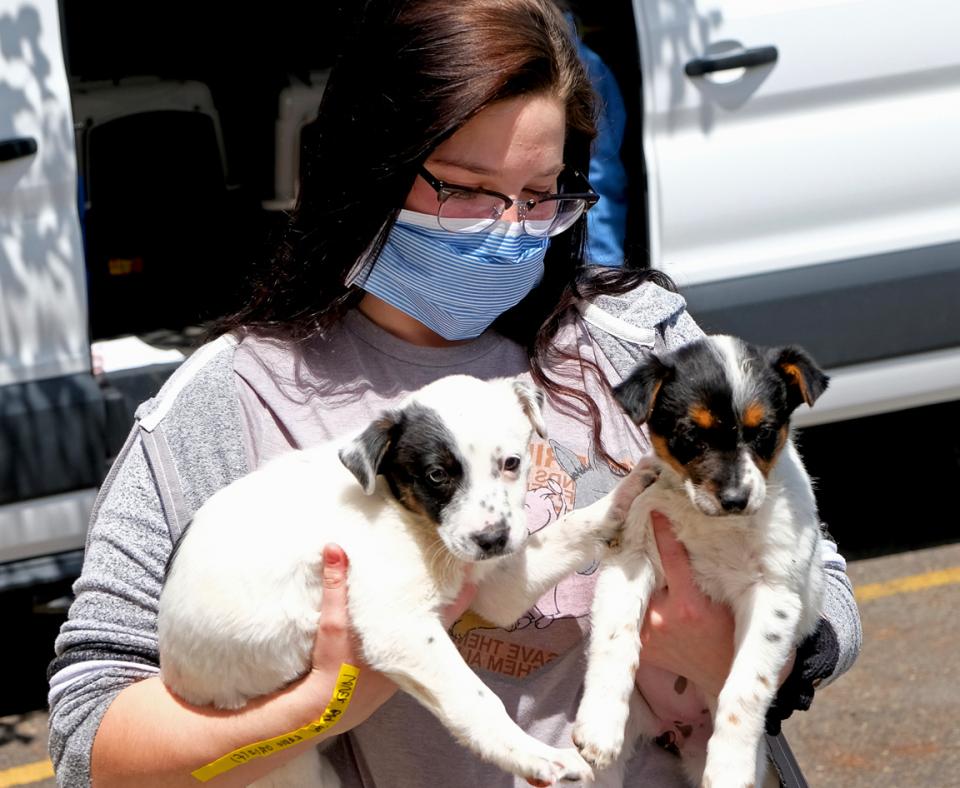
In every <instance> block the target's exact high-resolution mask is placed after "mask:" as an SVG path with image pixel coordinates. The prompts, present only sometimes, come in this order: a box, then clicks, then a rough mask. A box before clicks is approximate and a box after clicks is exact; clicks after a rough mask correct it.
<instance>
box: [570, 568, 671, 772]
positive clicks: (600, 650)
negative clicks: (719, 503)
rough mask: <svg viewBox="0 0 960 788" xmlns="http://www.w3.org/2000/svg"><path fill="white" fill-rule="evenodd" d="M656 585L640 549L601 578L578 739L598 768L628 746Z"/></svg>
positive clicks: (576, 728)
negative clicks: (645, 622)
mask: <svg viewBox="0 0 960 788" xmlns="http://www.w3.org/2000/svg"><path fill="white" fill-rule="evenodd" d="M655 584H656V575H655V572H654V567H653V564H652V563H651V561H650V559H649V558H648V556H647V553H646V552H644V551H640V550H629V551H624V552H623V553H621V554H620V555H617V556H615V557H614V558H612V559H611V560H609V561H608V563H607V564H605V565H604V566H603V568H602V569H601V570H600V576H599V577H598V578H597V586H596V590H595V592H594V598H593V609H592V611H591V622H590V627H591V632H590V646H589V652H588V658H587V673H586V678H585V684H584V690H583V699H582V700H581V701H580V708H579V709H578V710H577V721H576V724H575V725H574V728H573V741H574V744H576V745H577V748H578V749H579V750H580V753H581V755H583V757H584V758H585V759H586V760H587V762H588V763H590V765H591V766H593V767H594V768H595V769H598V770H599V769H605V768H606V767H608V766H610V765H611V764H612V763H614V762H615V761H616V760H617V758H618V756H619V755H620V751H621V749H622V747H623V739H624V731H625V730H626V727H627V718H628V716H629V714H630V701H631V697H632V696H633V694H634V693H635V684H634V682H635V676H636V672H637V665H638V663H639V660H640V622H641V620H642V619H643V616H644V614H645V613H646V610H647V604H648V603H649V601H650V595H651V594H652V593H653V589H654V586H655ZM639 711H640V710H638V712H639ZM641 727H643V726H642V725H641ZM646 732H647V733H652V731H646Z"/></svg>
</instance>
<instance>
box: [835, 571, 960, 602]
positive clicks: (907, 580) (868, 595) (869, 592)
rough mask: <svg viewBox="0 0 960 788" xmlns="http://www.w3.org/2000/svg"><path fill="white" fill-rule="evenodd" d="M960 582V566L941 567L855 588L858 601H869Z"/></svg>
mask: <svg viewBox="0 0 960 788" xmlns="http://www.w3.org/2000/svg"><path fill="white" fill-rule="evenodd" d="M953 583H960V566H954V567H952V568H950V569H939V570H936V571H934V572H924V573H923V574H919V575H909V576H907V577H898V578H897V579H896V580H887V581H886V582H883V583H868V584H867V585H863V586H858V587H857V588H856V589H854V594H855V595H856V597H857V601H858V602H869V601H870V600H871V599H879V598H880V597H884V596H893V595H894V594H905V593H908V592H910V591H923V590H924V589H925V588H934V587H935V586H946V585H951V584H953Z"/></svg>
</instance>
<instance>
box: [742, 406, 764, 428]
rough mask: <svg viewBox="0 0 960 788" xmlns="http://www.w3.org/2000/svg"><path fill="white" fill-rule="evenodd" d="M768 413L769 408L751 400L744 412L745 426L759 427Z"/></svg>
mask: <svg viewBox="0 0 960 788" xmlns="http://www.w3.org/2000/svg"><path fill="white" fill-rule="evenodd" d="M766 415H767V409H766V408H764V407H763V405H761V404H760V403H759V402H751V403H750V404H749V405H747V409H746V410H745V411H744V412H743V426H744V427H759V426H760V425H761V424H762V423H763V417H764V416H766Z"/></svg>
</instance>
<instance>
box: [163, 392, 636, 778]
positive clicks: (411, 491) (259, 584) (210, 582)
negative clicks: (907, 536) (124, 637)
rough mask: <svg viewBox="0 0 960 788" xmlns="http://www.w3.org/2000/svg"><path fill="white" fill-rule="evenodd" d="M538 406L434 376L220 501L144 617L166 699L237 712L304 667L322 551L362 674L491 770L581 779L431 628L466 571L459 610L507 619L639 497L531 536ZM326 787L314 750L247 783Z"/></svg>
mask: <svg viewBox="0 0 960 788" xmlns="http://www.w3.org/2000/svg"><path fill="white" fill-rule="evenodd" d="M542 401H543V394H542V392H540V391H539V390H537V389H534V388H532V387H530V386H528V385H527V384H525V383H523V382H521V381H519V380H515V379H499V380H493V381H488V382H482V381H480V380H477V379H475V378H470V377H466V376H453V377H448V378H444V379H441V380H439V381H437V382H435V383H433V384H431V385H429V386H427V387H425V388H423V389H421V390H420V391H418V392H416V393H415V394H413V395H412V396H410V397H409V398H408V399H407V400H406V401H405V403H404V404H403V405H402V406H401V407H399V408H397V409H396V410H392V411H389V412H387V413H384V414H382V415H381V416H380V417H379V418H377V419H376V420H375V421H374V422H373V423H372V424H370V425H369V426H368V427H367V428H366V429H365V430H364V431H363V432H362V433H361V434H360V435H359V436H358V437H356V438H355V439H354V440H352V441H350V442H348V443H347V444H346V445H344V446H338V445H335V444H325V445H321V446H318V447H316V448H311V449H308V450H304V451H296V452H291V453H289V454H286V455H283V456H281V457H279V458H277V459H275V460H273V461H272V462H269V463H267V464H266V465H264V466H263V467H262V468H261V469H259V470H257V471H254V472H253V473H251V474H249V475H248V476H246V477H244V478H242V479H240V480H238V481H236V482H234V483H233V484H231V485H229V486H228V487H226V488H224V489H223V490H221V491H219V492H217V493H216V494H215V495H214V496H212V497H211V498H210V500H209V501H207V502H206V503H205V504H204V505H203V507H201V509H200V510H199V511H198V512H197V514H196V516H195V517H194V518H193V520H192V522H191V525H190V526H189V528H188V530H187V532H186V533H185V535H184V537H183V539H182V540H181V541H180V543H179V544H178V545H177V547H176V549H175V551H174V554H173V555H172V556H171V559H170V562H169V566H168V573H167V577H166V581H165V584H164V588H163V591H162V594H161V598H160V610H159V619H158V628H159V641H160V668H161V676H162V678H163V680H164V682H165V683H166V684H167V686H168V687H169V688H170V689H171V690H172V691H173V692H175V693H176V694H178V695H180V696H181V697H183V698H184V699H185V700H187V701H189V702H190V703H193V704H197V705H207V704H213V705H215V706H217V707H220V708H227V709H233V708H238V707H241V706H243V705H244V704H245V703H246V702H247V701H248V700H249V699H250V698H253V697H256V696H258V695H263V694H266V693H269V692H272V691H274V690H277V689H279V688H280V687H283V686H284V685H286V684H288V683H289V682H291V681H293V680H294V679H296V678H298V677H299V676H301V675H303V674H304V673H305V672H306V671H307V670H309V668H310V659H311V652H312V648H313V641H314V637H315V634H316V630H317V623H318V618H319V614H318V611H319V609H320V600H321V595H322V585H321V580H320V575H319V572H318V569H319V567H318V562H319V561H320V556H321V554H322V549H323V546H324V545H325V544H326V543H329V542H336V543H339V544H340V545H342V546H343V548H344V550H345V552H346V553H347V555H348V556H349V558H350V569H349V575H348V583H349V612H350V618H351V622H352V625H353V627H354V629H355V630H356V632H357V634H358V636H359V640H360V642H361V646H362V656H363V660H364V662H366V663H367V664H368V665H369V666H370V667H371V668H372V669H374V670H378V671H381V672H382V673H385V674H386V675H388V676H389V677H390V678H391V679H393V680H394V681H395V682H396V683H397V684H398V685H399V686H400V688H401V689H403V690H405V691H406V692H408V693H410V694H411V695H413V696H414V697H415V698H416V699H417V700H419V701H420V702H421V703H422V704H423V705H424V706H426V707H427V708H428V709H429V710H430V711H431V712H432V713H433V714H435V715H436V716H437V717H438V718H439V719H440V721H441V722H442V723H443V724H444V725H445V726H446V727H447V728H448V729H449V730H450V731H451V733H452V734H453V735H454V737H455V738H456V739H457V740H458V741H459V742H460V743H461V744H463V745H464V746H466V747H468V748H470V749H471V750H473V752H475V753H476V754H477V755H478V756H480V757H481V758H483V759H485V760H488V761H490V762H492V763H494V764H496V765H497V766H499V767H501V768H502V769H505V770H507V771H509V772H513V773H515V774H517V775H520V776H521V777H524V778H527V779H528V780H531V781H534V782H535V783H539V784H544V785H545V784H551V783H553V782H555V781H557V780H582V779H586V778H589V777H590V776H591V770H590V767H589V766H588V765H587V764H586V763H585V762H584V761H583V759H582V758H581V757H580V755H579V754H578V753H577V751H576V750H575V749H573V748H572V747H571V748H569V749H555V748H553V747H549V746H547V745H545V744H543V743H541V742H539V741H537V740H535V739H533V738H531V737H530V736H528V735H527V734H526V733H524V732H523V730H521V729H520V728H519V727H518V726H517V725H516V724H515V723H514V722H513V721H512V720H511V719H510V718H509V716H508V715H507V713H506V711H505V709H504V707H503V704H502V703H501V702H500V700H499V699H498V698H497V697H496V695H495V694H494V693H493V692H491V691H490V690H489V689H487V688H486V687H485V686H484V685H483V683H482V682H481V681H480V679H479V678H478V677H477V676H476V674H475V673H474V672H473V671H472V670H471V669H470V668H469V667H468V666H467V665H466V664H465V663H464V661H463V660H462V658H461V657H460V654H459V653H458V652H457V650H456V648H455V647H454V645H453V643H452V641H451V640H450V638H449V637H448V636H447V632H446V629H445V627H444V625H443V623H442V621H441V611H442V609H443V608H444V607H445V605H447V604H448V603H450V602H451V601H453V600H454V599H455V598H456V597H457V595H458V592H459V591H460V589H461V587H462V585H463V583H464V572H465V570H466V569H467V567H472V568H473V569H472V577H473V580H474V582H476V583H477V584H478V593H477V596H476V599H475V601H474V603H473V609H474V610H475V611H476V612H477V613H479V614H480V615H482V616H484V617H485V618H487V619H488V620H490V621H492V622H494V623H496V624H498V625H503V626H506V625H509V624H510V623H512V622H514V621H515V620H516V619H517V618H518V617H519V616H520V615H522V614H523V612H524V611H526V610H527V609H528V608H529V607H530V605H531V604H533V603H534V602H535V601H536V599H538V598H539V597H540V596H541V595H542V594H543V593H544V592H546V590H547V589H549V588H551V587H552V586H554V585H556V583H557V582H559V580H560V579H562V578H563V577H564V576H566V575H567V574H569V573H571V572H573V571H575V570H576V569H578V568H580V567H582V566H584V565H585V564H587V563H589V562H590V561H591V560H593V558H594V557H595V555H596V552H597V550H598V549H602V547H603V545H604V543H606V542H608V541H610V540H612V539H614V538H615V537H616V535H617V534H618V532H619V529H620V528H621V527H622V525H623V520H624V517H625V516H626V512H627V511H628V509H629V505H630V502H631V501H632V500H633V498H634V497H635V496H636V494H637V493H638V492H639V491H640V488H639V487H636V486H635V485H636V484H637V483H638V482H637V480H638V479H639V481H640V483H643V482H644V478H643V477H642V475H640V476H637V475H635V477H634V478H631V479H630V481H629V482H628V483H625V484H624V485H622V487H620V488H618V489H617V490H616V491H615V493H614V494H612V495H611V496H608V498H606V499H602V500H600V501H597V502H596V503H595V504H593V505H591V506H590V507H587V508H584V509H582V510H579V511H576V512H573V513H571V514H570V515H569V516H568V517H567V518H566V519H565V520H563V521H560V522H557V523H555V524H554V525H552V526H551V527H550V528H547V529H544V530H543V531H540V532H538V533H537V534H535V535H533V536H531V537H529V538H528V535H527V527H526V518H525V514H524V507H523V504H524V496H525V494H526V489H527V483H526V477H527V472H528V469H529V465H530V455H529V451H528V443H529V440H530V437H531V434H532V432H533V431H534V430H535V431H536V432H537V433H538V434H540V435H544V433H545V428H544V424H543V417H542V413H541V405H542ZM651 479H652V477H648V478H647V479H646V480H645V481H647V482H649V481H650V480H651ZM631 485H633V486H631ZM361 681H362V679H361ZM278 733H282V731H278ZM338 784H339V782H338V781H337V779H336V777H335V775H333V774H332V769H330V767H329V764H327V763H325V762H324V761H323V759H322V758H320V757H319V756H318V754H317V752H316V751H315V750H311V751H310V752H309V753H307V754H306V755H304V756H301V757H300V758H298V759H296V760H294V761H292V762H291V763H290V764H289V765H288V766H286V767H282V768H281V769H279V770H277V771H275V772H273V773H272V774H271V775H270V776H269V777H267V778H264V779H263V780H262V781H258V782H257V783H256V785H258V786H265V785H270V786H281V785H282V786H307V785H323V786H325V787H326V788H330V786H335V785H338Z"/></svg>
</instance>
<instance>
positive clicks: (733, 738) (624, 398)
mask: <svg viewBox="0 0 960 788" xmlns="http://www.w3.org/2000/svg"><path fill="white" fill-rule="evenodd" d="M826 386H827V377H826V376H825V375H824V374H823V373H822V372H821V371H820V370H819V369H818V368H817V366H816V364H815V363H814V362H813V361H812V360H811V359H810V357H809V356H808V355H807V354H806V353H804V352H803V351H802V350H800V349H798V348H793V347H786V348H778V349H763V348H759V347H755V346H752V345H749V344H747V343H745V342H743V341H740V340H738V339H735V338H733V337H725V336H715V337H708V338H705V339H703V340H701V341H698V342H695V343H692V344H690V345H688V346H686V347H683V348H681V349H680V350H678V351H676V352H674V353H672V354H669V355H665V356H663V357H657V356H655V355H652V354H651V355H649V356H648V357H647V358H646V360H645V361H644V362H642V363H641V364H640V365H639V366H638V367H637V368H636V369H635V370H634V371H633V372H632V374H631V375H630V376H629V377H628V378H627V379H626V380H625V381H624V382H623V383H622V384H620V386H618V387H617V388H616V389H615V391H614V393H615V395H616V397H617V399H618V401H619V402H620V404H621V405H622V406H623V407H624V409H625V410H626V412H627V414H628V415H629V416H630V417H631V418H632V419H633V420H634V421H635V422H636V423H637V424H644V423H645V424H647V426H648V429H649V435H650V439H651V442H652V444H653V448H654V452H655V459H652V460H648V461H645V462H641V463H639V464H638V466H637V468H635V469H634V471H633V472H634V473H637V472H639V473H642V474H649V473H650V471H651V469H654V468H655V469H657V470H659V473H660V477H659V480H658V481H657V482H656V483H655V484H653V485H652V486H651V487H650V488H649V489H648V490H646V492H644V493H643V494H641V495H640V496H639V497H638V498H637V499H636V500H635V501H634V503H633V505H632V506H631V509H630V512H629V515H628V517H627V523H626V526H625V529H624V533H623V535H622V537H621V539H622V549H621V551H620V552H619V554H617V555H616V556H613V557H611V558H608V559H607V561H606V562H605V563H604V565H603V566H602V568H601V574H600V577H599V578H598V581H597V588H596V593H595V597H594V606H593V613H592V634H591V642H590V647H589V658H588V669H587V676H586V687H585V691H584V696H583V699H582V702H581V705H580V708H579V710H578V713H577V721H576V725H575V728H574V742H575V743H576V745H577V747H578V749H579V750H580V752H581V754H582V755H583V756H584V758H585V759H586V760H587V761H588V762H589V763H591V765H593V766H594V768H595V769H598V770H601V769H605V768H606V767H611V768H610V769H609V770H608V771H606V772H601V773H600V774H598V781H599V782H601V783H603V784H604V785H622V774H623V767H624V763H625V761H626V759H627V757H628V756H629V754H630V753H629V748H623V743H624V739H625V736H626V740H627V741H628V742H629V743H630V744H631V745H632V743H633V742H634V741H635V739H636V737H637V736H638V735H646V736H655V735H656V734H657V733H658V732H659V731H658V730H657V727H656V725H657V723H656V721H655V720H654V718H653V715H652V713H651V711H650V709H649V707H647V706H646V704H645V702H644V701H643V700H642V698H640V696H639V694H638V693H636V692H634V680H633V677H634V673H635V671H636V668H637V664H638V655H639V654H640V649H641V645H642V644H641V643H640V636H639V627H640V623H641V622H642V621H643V617H644V614H645V612H646V608H647V603H648V601H649V599H650V596H651V594H652V593H653V592H654V591H655V590H657V589H659V588H662V587H663V585H664V578H663V570H662V567H661V564H660V556H659V553H658V551H657V546H656V542H655V540H654V536H653V531H652V528H651V525H650V513H651V512H652V511H659V512H662V513H663V514H665V515H667V516H668V517H669V518H670V520H671V521H672V523H673V526H674V529H675V533H676V536H677V538H678V539H679V540H680V541H681V542H682V543H683V545H684V546H685V547H686V549H687V552H688V553H689V555H690V563H691V566H692V569H693V573H694V576H695V579H696V582H697V584H698V585H699V587H700V588H701V589H702V590H703V591H704V593H706V594H708V595H709V596H710V597H711V598H713V599H715V600H717V601H720V602H726V603H727V604H729V605H730V607H731V609H732V610H733V613H734V617H735V620H736V652H735V656H734V661H733V666H732V668H731V670H730V674H729V676H728V678H727V680H726V682H725V683H724V686H723V690H722V692H721V693H720V696H719V698H709V699H708V705H709V708H710V711H711V713H712V716H713V725H714V727H713V734H712V736H711V738H710V740H709V743H708V746H707V750H706V752H705V753H704V752H702V751H701V752H690V749H691V747H687V748H685V749H684V750H683V752H682V757H683V761H684V770H685V772H686V773H687V775H688V776H689V778H690V780H691V782H692V784H694V785H702V786H710V788H723V787H726V786H729V788H747V787H748V786H749V787H750V788H752V786H755V785H756V786H760V785H762V784H763V779H764V776H765V765H766V758H765V751H764V750H765V748H764V747H763V746H762V744H761V741H762V735H763V731H764V720H765V716H766V713H767V709H768V708H769V706H770V703H771V702H772V700H773V697H774V695H775V693H776V690H777V686H778V677H779V675H780V673H781V670H782V669H783V667H784V665H785V664H786V662H787V660H788V658H789V654H790V652H791V650H792V649H793V648H794V647H795V646H796V645H797V644H798V642H799V641H800V640H801V639H803V638H804V637H805V636H807V635H808V634H810V633H811V632H812V631H813V630H814V629H815V627H816V624H817V620H818V617H819V613H820V603H821V596H822V587H823V577H822V572H823V568H822V564H821V562H820V557H819V539H820V525H819V520H818V518H817V507H816V501H815V498H814V493H813V488H812V485H811V482H810V479H809V477H808V476H807V474H806V472H805V470H804V468H803V464H802V463H801V461H800V457H799V455H798V453H797V451H796V449H795V448H794V445H793V443H792V441H791V439H790V426H789V418H790V414H791V413H792V412H793V410H794V409H795V408H796V407H797V406H798V405H799V404H800V403H802V402H806V403H807V404H808V405H812V404H813V403H814V401H815V400H816V399H817V397H819V396H820V394H821V393H822V392H823V391H824V389H825V388H826ZM628 722H629V724H628ZM611 765H614V766H611Z"/></svg>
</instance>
